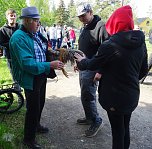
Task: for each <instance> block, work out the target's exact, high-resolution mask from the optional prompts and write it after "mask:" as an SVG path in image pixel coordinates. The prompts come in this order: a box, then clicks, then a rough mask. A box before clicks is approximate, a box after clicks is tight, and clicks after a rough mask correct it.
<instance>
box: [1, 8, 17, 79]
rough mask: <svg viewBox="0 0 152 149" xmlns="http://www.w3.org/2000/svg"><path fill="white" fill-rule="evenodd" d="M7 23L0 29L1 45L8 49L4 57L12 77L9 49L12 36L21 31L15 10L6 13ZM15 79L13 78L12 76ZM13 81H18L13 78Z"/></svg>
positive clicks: (4, 52)
mask: <svg viewBox="0 0 152 149" xmlns="http://www.w3.org/2000/svg"><path fill="white" fill-rule="evenodd" d="M5 15H6V19H7V22H6V23H5V24H4V25H3V26H2V27H1V28H0V45H1V46H4V47H5V48H6V50H5V51H3V56H4V57H6V60H7V65H8V68H9V70H10V73H11V75H12V66H11V57H10V49H9V40H10V38H11V36H12V34H13V33H14V32H15V31H16V30H17V29H19V24H18V23H17V22H16V19H17V14H16V11H15V10H14V9H8V10H7V11H6V12H5ZM12 78H13V76H12ZM13 81H14V82H16V80H15V79H14V78H13Z"/></svg>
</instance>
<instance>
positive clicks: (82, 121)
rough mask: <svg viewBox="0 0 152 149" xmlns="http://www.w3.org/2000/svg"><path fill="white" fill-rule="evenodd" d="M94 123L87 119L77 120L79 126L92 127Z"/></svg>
mask: <svg viewBox="0 0 152 149" xmlns="http://www.w3.org/2000/svg"><path fill="white" fill-rule="evenodd" d="M92 123H93V121H92V120H89V119H86V118H80V119H78V120H77V124H79V125H91V124H92Z"/></svg>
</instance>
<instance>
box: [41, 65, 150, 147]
mask: <svg viewBox="0 0 152 149" xmlns="http://www.w3.org/2000/svg"><path fill="white" fill-rule="evenodd" d="M66 70H67V71H68V72H69V78H65V77H64V76H63V75H62V74H61V73H60V72H57V73H58V81H57V82H56V81H55V80H48V84H47V101H46V105H45V109H44V111H43V118H42V123H44V124H45V125H47V126H48V127H49V129H50V132H49V134H47V135H44V136H43V137H44V138H45V140H46V141H44V142H42V144H43V146H44V148H45V149H111V130H110V125H109V121H108V118H107V114H106V112H105V111H104V110H103V109H102V108H101V106H100V105H99V104H98V110H99V113H100V115H101V116H102V117H103V121H104V125H103V127H102V129H101V130H100V131H99V133H98V134H97V136H95V137H94V138H86V137H84V136H83V132H84V130H85V129H87V126H79V125H77V124H76V120H77V118H80V117H83V112H82V111H83V110H82V105H81V102H80V89H79V82H78V74H77V73H76V74H75V73H74V72H73V70H72V69H71V68H70V67H68V68H67V69H66ZM145 82H146V83H147V84H143V85H141V96H140V102H139V106H138V107H137V109H136V110H135V111H134V113H133V116H132V119H131V126H130V129H131V146H130V149H152V144H151V140H152V98H151V96H152V94H151V93H152V85H151V82H152V78H151V77H148V78H147V79H146V80H145Z"/></svg>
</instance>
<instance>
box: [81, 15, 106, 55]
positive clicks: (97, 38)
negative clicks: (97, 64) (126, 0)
mask: <svg viewBox="0 0 152 149" xmlns="http://www.w3.org/2000/svg"><path fill="white" fill-rule="evenodd" d="M107 38H108V33H107V32H106V29H105V24H104V23H103V22H102V21H101V19H100V18H99V17H98V16H97V15H94V19H93V20H92V22H91V23H90V24H88V25H86V26H85V27H84V28H82V29H81V33H80V36H79V40H78V45H79V50H81V51H83V52H84V53H85V55H86V56H87V58H92V57H93V56H94V55H95V54H96V53H97V51H98V48H99V46H100V44H101V43H102V42H103V41H104V40H106V39H107Z"/></svg>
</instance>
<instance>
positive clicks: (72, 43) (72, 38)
mask: <svg viewBox="0 0 152 149" xmlns="http://www.w3.org/2000/svg"><path fill="white" fill-rule="evenodd" d="M69 37H70V44H71V48H72V49H74V43H75V40H76V34H75V31H74V29H73V28H72V27H70V30H69Z"/></svg>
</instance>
